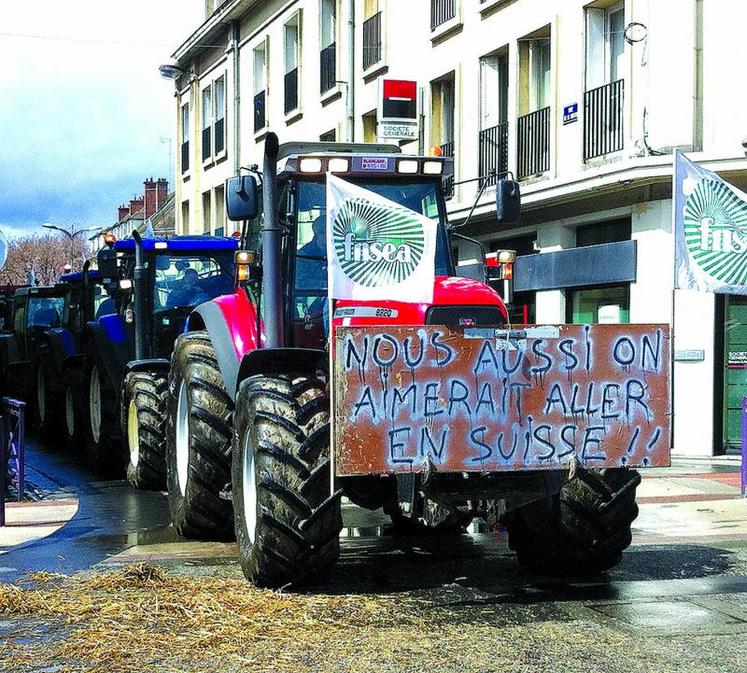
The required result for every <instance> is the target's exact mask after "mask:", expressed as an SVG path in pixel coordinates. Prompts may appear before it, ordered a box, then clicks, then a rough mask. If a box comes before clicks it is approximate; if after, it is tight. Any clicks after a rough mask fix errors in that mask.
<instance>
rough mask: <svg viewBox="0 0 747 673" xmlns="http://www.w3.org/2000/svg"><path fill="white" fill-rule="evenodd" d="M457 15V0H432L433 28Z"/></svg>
mask: <svg viewBox="0 0 747 673" xmlns="http://www.w3.org/2000/svg"><path fill="white" fill-rule="evenodd" d="M455 16H456V0H431V30H432V31H433V30H436V28H438V27H439V26H440V25H441V24H442V23H446V22H447V21H449V20H450V19H453V18H454V17H455Z"/></svg>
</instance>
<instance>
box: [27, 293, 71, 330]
mask: <svg viewBox="0 0 747 673" xmlns="http://www.w3.org/2000/svg"><path fill="white" fill-rule="evenodd" d="M64 307H65V300H64V298H63V297H34V298H32V299H29V305H28V309H27V311H26V316H27V317H26V320H27V326H28V327H59V326H60V324H61V321H62V311H63V309H64Z"/></svg>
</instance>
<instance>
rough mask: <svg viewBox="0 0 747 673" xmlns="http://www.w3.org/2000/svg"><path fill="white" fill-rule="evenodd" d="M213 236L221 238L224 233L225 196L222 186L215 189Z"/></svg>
mask: <svg viewBox="0 0 747 673" xmlns="http://www.w3.org/2000/svg"><path fill="white" fill-rule="evenodd" d="M214 201H215V235H216V236H223V235H224V233H225V231H226V196H225V189H224V187H223V185H220V186H218V187H216V188H215V199H214Z"/></svg>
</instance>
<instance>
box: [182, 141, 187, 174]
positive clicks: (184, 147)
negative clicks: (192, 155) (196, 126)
mask: <svg viewBox="0 0 747 673" xmlns="http://www.w3.org/2000/svg"><path fill="white" fill-rule="evenodd" d="M188 170H189V140H187V141H186V142H183V143H182V173H186V172H187V171H188Z"/></svg>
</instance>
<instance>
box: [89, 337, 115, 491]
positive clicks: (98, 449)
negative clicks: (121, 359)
mask: <svg viewBox="0 0 747 673" xmlns="http://www.w3.org/2000/svg"><path fill="white" fill-rule="evenodd" d="M83 389H84V394H85V402H84V407H85V414H84V415H85V435H86V442H85V445H86V455H87V456H88V460H89V461H90V462H91V465H92V466H93V467H94V468H95V469H97V470H103V471H105V472H107V473H108V474H111V475H112V476H115V477H119V476H121V475H122V472H123V467H124V464H125V462H124V452H123V450H122V446H121V428H120V424H119V413H118V410H117V393H116V390H115V388H114V383H113V382H112V381H111V379H110V378H109V376H108V375H107V372H106V367H105V365H104V362H103V360H102V358H101V356H100V354H99V352H98V350H97V348H96V346H95V345H94V344H91V345H89V347H88V350H87V353H86V373H85V380H84V384H83Z"/></svg>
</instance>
